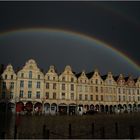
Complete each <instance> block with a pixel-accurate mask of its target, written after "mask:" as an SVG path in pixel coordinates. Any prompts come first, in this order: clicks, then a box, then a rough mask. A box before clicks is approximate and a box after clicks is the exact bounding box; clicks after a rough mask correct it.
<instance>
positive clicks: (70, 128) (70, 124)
mask: <svg viewBox="0 0 140 140" xmlns="http://www.w3.org/2000/svg"><path fill="white" fill-rule="evenodd" d="M69 139H71V124H69Z"/></svg>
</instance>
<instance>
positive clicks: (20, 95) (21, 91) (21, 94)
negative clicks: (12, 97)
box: [19, 90, 23, 98]
mask: <svg viewBox="0 0 140 140" xmlns="http://www.w3.org/2000/svg"><path fill="white" fill-rule="evenodd" d="M19 97H20V98H23V90H20V93H19Z"/></svg>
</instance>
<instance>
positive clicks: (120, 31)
mask: <svg viewBox="0 0 140 140" xmlns="http://www.w3.org/2000/svg"><path fill="white" fill-rule="evenodd" d="M139 23H140V2H72V1H71V2H0V31H1V32H4V31H7V30H12V29H17V28H29V27H52V28H53V27H54V28H62V29H67V30H72V31H77V32H81V33H84V34H87V35H91V36H94V37H97V38H98V39H100V40H102V41H105V42H106V43H108V44H111V45H113V46H114V47H116V48H117V49H119V50H122V52H125V53H126V54H128V56H130V57H131V58H133V59H134V60H135V61H137V62H139V61H140V58H139V52H140V47H139V45H140V42H139V32H140V27H139ZM20 49H22V48H20ZM50 51H51V50H50ZM15 52H18V49H17V50H15ZM25 55H28V51H27V53H26V54H25Z"/></svg>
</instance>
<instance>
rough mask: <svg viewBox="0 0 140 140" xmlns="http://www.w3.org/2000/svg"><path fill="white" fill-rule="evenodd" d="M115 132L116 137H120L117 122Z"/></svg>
mask: <svg viewBox="0 0 140 140" xmlns="http://www.w3.org/2000/svg"><path fill="white" fill-rule="evenodd" d="M115 133H116V138H118V123H117V122H116V123H115Z"/></svg>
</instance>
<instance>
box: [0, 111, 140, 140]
mask: <svg viewBox="0 0 140 140" xmlns="http://www.w3.org/2000/svg"><path fill="white" fill-rule="evenodd" d="M116 123H117V129H118V130H116ZM0 124H1V125H0V133H1V134H2V132H5V138H14V135H15V125H16V128H17V133H16V136H15V137H16V138H27V139H28V138H39V139H40V138H44V133H45V137H47V136H46V135H48V134H47V133H48V131H47V130H49V138H70V136H71V138H84V139H87V138H111V139H113V138H122V139H123V138H130V137H135V138H140V134H139V132H140V113H133V114H120V115H114V114H112V115H111V114H108V115H106V114H96V115H89V116H88V115H84V116H74V115H73V116H66V115H62V116H43V115H40V116H39V115H34V116H32V115H24V116H22V115H13V114H10V113H8V114H7V115H6V114H5V113H1V114H0ZM69 124H71V126H70V125H69ZM44 128H45V130H46V131H44Z"/></svg>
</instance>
